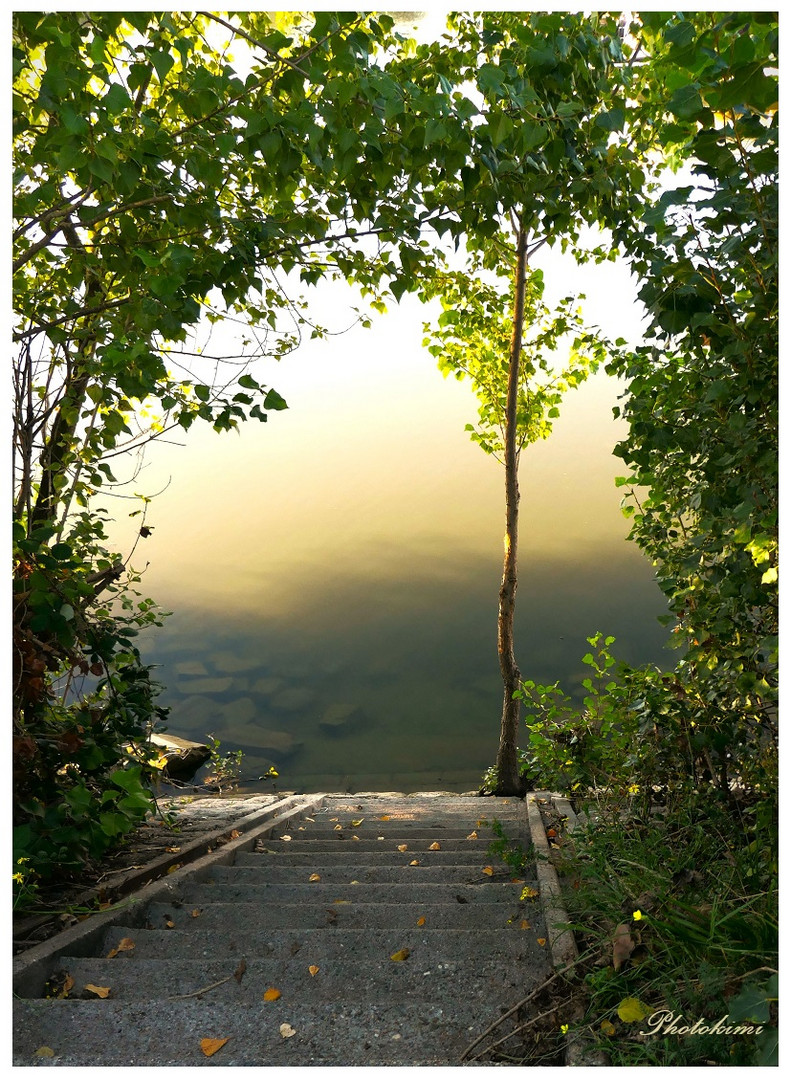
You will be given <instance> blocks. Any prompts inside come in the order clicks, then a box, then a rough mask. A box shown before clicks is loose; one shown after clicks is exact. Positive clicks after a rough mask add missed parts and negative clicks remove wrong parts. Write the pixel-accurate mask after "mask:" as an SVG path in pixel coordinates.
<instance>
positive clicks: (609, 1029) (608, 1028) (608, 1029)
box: [601, 1020, 615, 1035]
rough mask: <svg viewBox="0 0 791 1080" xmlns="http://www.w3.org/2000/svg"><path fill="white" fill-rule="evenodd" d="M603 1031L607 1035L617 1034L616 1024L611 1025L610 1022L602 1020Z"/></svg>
mask: <svg viewBox="0 0 791 1080" xmlns="http://www.w3.org/2000/svg"><path fill="white" fill-rule="evenodd" d="M601 1029H602V1031H603V1032H604V1034H605V1035H614V1034H615V1024H611V1023H610V1021H609V1020H602V1022H601Z"/></svg>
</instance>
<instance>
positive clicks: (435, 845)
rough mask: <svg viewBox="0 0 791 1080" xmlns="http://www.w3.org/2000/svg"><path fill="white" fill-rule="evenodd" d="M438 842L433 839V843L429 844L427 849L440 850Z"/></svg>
mask: <svg viewBox="0 0 791 1080" xmlns="http://www.w3.org/2000/svg"><path fill="white" fill-rule="evenodd" d="M440 850H441V849H440V846H439V843H438V842H437V841H436V840H435V841H434V843H433V844H430V845H429V851H440Z"/></svg>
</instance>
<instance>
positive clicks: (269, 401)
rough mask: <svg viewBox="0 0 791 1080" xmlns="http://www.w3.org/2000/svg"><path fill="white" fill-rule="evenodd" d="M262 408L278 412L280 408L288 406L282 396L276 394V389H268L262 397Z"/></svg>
mask: <svg viewBox="0 0 791 1080" xmlns="http://www.w3.org/2000/svg"><path fill="white" fill-rule="evenodd" d="M264 408H265V409H273V410H274V411H276V412H280V411H281V410H283V409H287V408H288V403H287V402H286V400H285V398H282V397H281V396H280V394H278V392H277V390H269V391H268V392H267V395H266V397H265V398H264Z"/></svg>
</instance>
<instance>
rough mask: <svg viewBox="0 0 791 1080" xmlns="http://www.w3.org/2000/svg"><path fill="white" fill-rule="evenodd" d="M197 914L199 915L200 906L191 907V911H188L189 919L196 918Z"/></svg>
mask: <svg viewBox="0 0 791 1080" xmlns="http://www.w3.org/2000/svg"><path fill="white" fill-rule="evenodd" d="M199 915H200V908H197V907H196V908H193V909H192V911H191V912H190V918H191V919H197V918H198V916H199Z"/></svg>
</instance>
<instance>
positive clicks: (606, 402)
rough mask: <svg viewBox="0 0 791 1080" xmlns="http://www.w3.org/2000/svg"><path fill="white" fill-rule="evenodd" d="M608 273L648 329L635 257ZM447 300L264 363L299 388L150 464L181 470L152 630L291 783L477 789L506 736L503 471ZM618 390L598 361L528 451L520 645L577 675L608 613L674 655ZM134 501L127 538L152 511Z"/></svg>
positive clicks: (202, 721) (617, 318)
mask: <svg viewBox="0 0 791 1080" xmlns="http://www.w3.org/2000/svg"><path fill="white" fill-rule="evenodd" d="M597 274H598V275H599V276H598V277H596V278H595V279H594V280H593V283H592V285H591V282H590V281H589V282H588V284H587V291H588V294H589V295H590V294H591V292H593V293H596V292H597V290H598V293H599V296H598V301H597V298H596V296H595V295H594V296H593V302H594V310H596V311H597V317H598V319H599V321H600V322H602V323H603V324H605V325H606V324H607V320H608V319H609V320H610V326H607V327H606V328H607V329H608V330H610V332H612V333H613V334H617V333H625V332H626V333H628V331H629V329H630V328H631V329H632V330H633V329H634V326H635V320H636V319H638V318H639V313H637V314H636V313H635V310H634V309H632V308H631V307H629V306H628V305H627V304H626V303H625V302H624V301H623V297H624V296H625V295H627V288H628V287H629V285H628V277H624V275H623V271H619V270H618V268H612V267H607V268H603V269H599V270H598V271H597ZM619 274H620V275H621V276H620V277H619V276H618V275H619ZM592 286H593V287H592ZM613 297H615V298H616V299H617V298H619V297H620V298H621V299H620V302H621V305H622V307H621V310H620V311H619V310H618V307H617V304H616V306H615V307H613V305H612V299H613ZM325 299H326V297H325ZM425 314H426V313H425V312H424V311H421V310H420V307H419V305H417V304H414V305H413V304H411V303H410V302H409V301H407V302H406V303H405V305H404V306H403V308H402V309H401V310H400V311H398V312H396V313H394V314H393V315H391V316H388V317H387V319H386V320H382V321H380V322H377V323H375V324H374V328H373V329H371V330H367V331H366V330H363V329H361V328H358V329H355V330H352V331H350V332H349V333H348V334H345V335H343V336H340V337H337V338H333V339H332V340H330V341H329V342H314V343H312V344H311V345H310V346H305V347H304V348H302V349H300V351H299V352H297V353H296V354H293V355H292V356H291V357H289V358H287V359H286V360H284V361H282V362H281V363H280V364H279V365H270V368H269V369H266V368H263V369H262V368H259V369H258V373H259V374H262V373H263V375H264V377H265V378H266V379H267V381H268V383H269V384H271V385H274V386H275V387H276V388H277V389H278V391H279V392H280V393H281V394H283V395H284V396H285V397H286V399H287V400H288V402H289V406H290V408H289V410H288V411H286V412H282V413H279V414H275V415H273V416H271V418H270V421H269V422H268V423H267V424H266V425H261V424H258V423H255V422H251V423H250V424H248V425H246V429H245V430H243V431H242V432H241V433H240V434H238V435H236V434H232V435H224V436H219V435H215V434H214V433H213V432H211V431H199V430H198V429H197V428H196V429H194V430H193V431H191V432H190V433H189V435H188V436H187V437H185V438H184V439H183V440H182V441H183V442H184V443H185V445H184V446H183V447H176V446H172V445H168V444H161V445H157V446H156V447H155V448H154V449H152V451H151V452H150V453H149V455H148V464H147V467H146V469H145V470H144V471H143V473H142V475H141V477H139V478H138V479H137V480H136V481H135V485H134V490H135V491H138V492H139V491H144V492H145V493H147V494H150V493H152V492H155V491H158V490H159V489H160V488H162V487H164V486H165V485H168V486H167V490H166V491H165V492H164V493H163V494H162V495H160V496H158V497H157V498H156V499H155V500H154V502H153V503H152V505H151V507H150V509H149V512H148V517H147V524H148V525H150V526H152V527H153V532H152V535H151V536H150V538H148V539H146V540H144V541H143V540H141V541H140V543H139V545H138V548H137V550H136V552H135V556H134V558H133V560H132V564H133V565H134V566H135V567H136V568H138V569H142V568H143V567H144V566H145V563H146V562H147V561H148V562H149V564H150V565H149V567H148V569H147V571H146V573H145V576H144V581H143V586H142V588H143V591H144V593H145V595H151V596H153V597H154V598H155V599H156V600H157V601H158V602H159V603H160V604H161V605H162V606H163V607H164V608H165V609H168V610H172V611H173V612H174V614H173V615H172V616H171V617H170V618H169V619H168V620H166V624H165V626H164V628H162V629H161V630H156V631H153V632H151V633H147V635H146V638H145V642H144V646H145V647H144V655H145V657H146V659H147V660H148V661H149V662H154V663H157V664H159V665H161V667H160V670H159V676H160V678H161V681H162V682H164V683H165V684H166V686H167V691H166V693H165V695H164V697H163V699H162V701H163V703H164V704H167V705H169V706H170V707H171V708H172V713H171V716H170V719H169V724H168V727H169V730H170V731H171V732H172V733H173V734H177V735H181V736H183V737H186V738H191V739H196V740H199V741H200V740H203V739H205V737H206V735H207V733H213V734H214V735H215V736H216V737H218V738H219V739H220V741H221V744H222V749H223V751H225V750H233V749H236V748H242V749H244V750H245V762H244V775H245V776H248V777H257V776H259V775H261V774H263V773H264V772H265V771H266V770H267V768H268V767H269V766H270V765H273V766H274V767H275V768H276V769H277V770H278V772H279V774H280V775H279V779H278V780H277V782H276V783H277V787H278V788H279V789H280V790H294V789H296V790H308V791H311V790H314V791H315V790H347V789H348V790H351V791H360V790H370V789H378V790H410V791H413V790H435V789H438V788H442V789H446V790H457V791H463V790H471V789H473V788H476V787H477V786H478V784H479V781H480V778H481V775H482V773H483V772H484V770H485V769H486V768H487V767H488V766H489V765H490V764H491V763H492V761H493V760H494V757H495V754H496V750H497V741H498V736H499V723H500V711H501V702H502V688H501V687H502V684H501V681H500V676H499V669H498V662H497V651H496V621H497V593H498V588H499V583H500V576H501V572H502V534H503V525H504V508H503V473H502V468H501V466H500V465H499V464H498V463H497V462H496V461H495V460H494V459H491V458H488V457H487V456H486V455H485V454H484V453H483V452H482V451H481V450H480V449H479V448H478V447H477V446H475V445H474V444H473V443H472V442H470V440H469V437H468V434H467V433H466V432H465V431H464V425H465V423H467V422H471V421H473V420H474V419H475V418H476V414H477V408H476V403H475V398H474V396H473V394H472V391H471V390H470V388H469V387H468V386H467V385H465V384H462V383H457V382H455V381H452V380H451V381H448V380H445V379H443V378H442V376H441V375H440V374H439V372H438V371H437V370H436V367H435V365H434V361H433V360H432V358H431V357H430V356H429V355H428V354H427V352H425V350H423V349H422V348H421V339H422V332H421V326H420V323H421V319H422V318H423V317H425ZM602 316H606V317H605V318H603V317H602ZM625 324H627V325H626V326H625ZM618 392H619V389H618V387H617V386H616V385H615V384H613V382H612V381H611V380H609V379H608V378H607V376H605V375H603V374H600V375H597V376H596V377H595V378H593V379H591V380H590V381H589V382H588V383H587V384H585V385H584V386H583V387H582V388H581V389H579V390H577V391H574V392H572V393H571V394H570V395H569V396H568V398H567V400H566V402H565V405H564V406H563V407H562V409H561V414H562V415H561V418H560V420H559V421H558V422H557V424H556V428H555V432H554V433H553V435H552V437H551V438H550V439H549V440H548V441H547V442H545V443H541V444H539V445H536V446H532V447H528V448H527V449H526V450H525V451H524V452H523V456H522V466H521V480H520V484H521V492H522V499H521V526H520V564H521V570H520V581H519V592H518V598H517V619H516V642H517V659H518V662H519V664H520V667H521V670H522V675H523V677H524V678H534V679H537V680H539V681H544V682H554V681H555V680H557V679H559V680H561V682H562V684H563V685H564V687H565V688H566V689H567V690H569V691H573V692H579V687H580V682H581V680H582V678H584V677H585V674H586V669H585V668H584V667H583V665H582V664H581V662H580V657H581V656H582V655H583V654H584V653H585V652H586V651H587V648H588V646H587V644H586V641H585V639H586V637H587V636H589V635H591V634H593V633H594V632H595V631H597V630H602V631H604V632H605V633H607V634H613V635H615V637H616V638H617V642H616V645H615V646H614V651H615V652H616V654H617V655H618V656H620V657H621V658H622V659H624V660H626V661H628V662H631V663H642V662H646V661H651V662H656V663H662V662H663V659H664V661H665V662H667V660H668V658H669V654H667V653H666V651H665V650H664V649H663V643H664V642H665V640H666V637H667V633H666V631H665V630H664V629H662V628H661V627H660V626H659V624H658V623H657V621H656V616H657V615H659V614H661V613H662V612H663V610H664V603H663V599H662V596H661V594H660V592H659V590H658V588H657V587H656V585H655V583H654V579H653V571H652V568H651V566H650V565H649V563H648V562H647V561H646V560H645V558H644V557H643V556H642V555H641V554H640V553H639V551H638V550H637V549H636V548H635V547H633V546H632V545H630V544H629V543H628V542H627V541H626V540H625V536H626V534H627V532H628V522H627V521H626V520H625V519H624V518H623V516H622V515H621V512H620V509H619V503H620V492H619V491H618V490H616V488H615V486H614V483H613V479H614V477H615V476H616V475H617V474H618V472H619V471H620V470H619V462H618V460H617V459H615V458H614V457H612V455H611V450H612V447H613V445H614V444H615V442H616V441H617V439H618V438H619V437H621V436H622V435H623V427H622V426H621V425H620V424H619V423H617V422H616V421H614V420H613V418H612V406H613V404H614V403H615V401H616V398H617V394H618ZM111 509H112V510H113V511H114V512H115V513H116V515H117V517H118V519H119V521H118V525H117V527H116V528H114V530H113V537H112V538H113V540H114V541H115V542H117V543H118V546H119V549H121V550H123V549H124V548H128V547H129V544H130V537H132V535H133V533H134V530H135V528H136V527H137V525H139V518H136V519H132V521H130V522H129V523H128V524H126V522H125V519H124V520H122V518H123V514H124V510H125V509H126V506H124V509H122V510H120V511H119V510H118V507H117V506H116V505H114V506H112V507H111ZM129 509H133V507H131V506H130V507H129ZM272 787H273V782H272V781H266V782H264V781H261V782H259V783H252V784H248V785H246V788H247V789H248V790H262V791H264V790H272Z"/></svg>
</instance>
